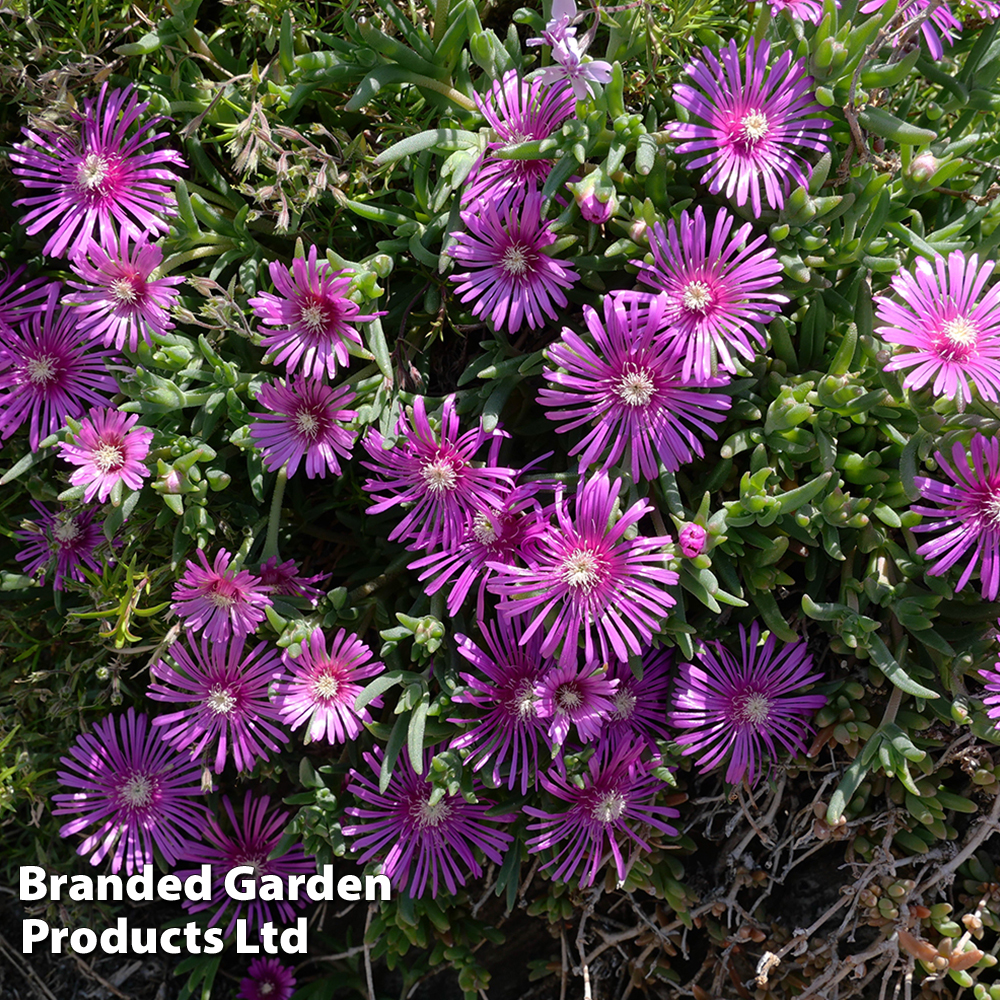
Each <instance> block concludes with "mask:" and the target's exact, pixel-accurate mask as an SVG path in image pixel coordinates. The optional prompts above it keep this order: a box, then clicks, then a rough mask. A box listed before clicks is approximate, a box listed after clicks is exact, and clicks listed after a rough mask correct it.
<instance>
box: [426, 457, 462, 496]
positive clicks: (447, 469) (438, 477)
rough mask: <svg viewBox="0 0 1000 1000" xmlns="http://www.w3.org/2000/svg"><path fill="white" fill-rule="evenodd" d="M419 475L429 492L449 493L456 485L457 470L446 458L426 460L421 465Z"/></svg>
mask: <svg viewBox="0 0 1000 1000" xmlns="http://www.w3.org/2000/svg"><path fill="white" fill-rule="evenodd" d="M420 475H421V476H423V479H424V482H425V483H426V484H427V489H429V490H430V491H431V493H450V492H451V491H452V490H453V489H455V487H456V486H457V485H458V471H457V470H456V469H455V466H454V464H453V463H452V462H451V461H450V460H449V459H447V458H439V459H437V460H435V461H433V462H427V463H426V464H425V465H423V466H422V467H421V469H420Z"/></svg>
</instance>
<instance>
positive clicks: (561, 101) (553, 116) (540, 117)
mask: <svg viewBox="0 0 1000 1000" xmlns="http://www.w3.org/2000/svg"><path fill="white" fill-rule="evenodd" d="M473 96H474V98H475V101H476V107H477V108H478V109H479V113H480V114H481V115H482V116H483V117H484V118H485V119H486V120H487V121H488V122H489V124H490V125H491V126H492V128H493V131H494V132H495V133H496V139H491V140H490V142H489V143H488V144H487V149H488V150H496V149H500V150H502V149H507V148H508V147H510V146H516V145H517V144H518V143H522V142H528V141H530V140H542V139H547V138H548V137H549V136H550V135H552V134H553V132H555V131H556V129H558V128H559V126H560V125H561V124H562V123H563V121H565V120H566V119H567V118H569V117H570V116H571V115H572V114H573V113H574V112H575V110H576V105H575V102H574V100H573V92H572V91H571V90H570V88H569V87H566V86H557V87H547V86H545V84H544V83H542V81H541V80H533V81H532V82H530V83H528V82H526V81H524V80H522V79H521V77H520V76H519V75H518V72H517V70H513V69H512V70H508V71H507V72H506V73H505V74H504V76H503V79H502V80H494V81H493V85H492V86H491V87H490V89H489V91H488V92H487V94H486V97H485V98H482V97H480V96H479V95H478V94H474V95H473ZM553 163H554V161H553V160H502V159H498V158H496V157H491V156H490V154H489V152H487V153H485V154H484V155H483V156H482V157H481V158H480V160H479V162H478V163H477V164H476V166H475V167H474V168H473V170H472V173H471V174H470V175H469V178H468V180H467V181H466V185H465V189H464V190H463V192H462V200H463V204H468V203H469V202H472V201H475V200H476V199H479V198H484V199H486V200H489V201H499V200H500V199H502V198H503V197H504V196H505V195H506V194H507V193H508V192H509V191H511V190H524V189H525V188H534V187H536V186H537V185H539V184H541V183H543V182H544V181H545V178H546V177H548V175H549V173H550V172H551V171H552V164H553Z"/></svg>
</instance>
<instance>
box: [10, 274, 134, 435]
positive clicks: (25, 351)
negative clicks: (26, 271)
mask: <svg viewBox="0 0 1000 1000" xmlns="http://www.w3.org/2000/svg"><path fill="white" fill-rule="evenodd" d="M59 294H60V288H59V285H58V284H52V285H50V286H49V290H48V298H47V299H46V302H45V308H44V309H39V310H38V311H36V312H35V313H34V314H33V315H32V316H31V319H30V321H29V322H27V323H25V324H23V325H22V326H21V327H20V329H19V330H18V331H14V330H10V331H8V332H6V333H5V334H4V340H3V343H2V344H0V438H4V439H6V438H9V437H10V436H11V434H13V433H14V432H15V431H16V430H17V429H18V428H19V427H20V426H21V425H22V424H25V423H28V424H29V428H28V443H29V444H30V445H31V450H32V451H37V450H38V445H39V442H41V441H42V440H43V439H44V438H47V437H48V436H49V435H50V434H54V433H55V432H56V431H57V430H59V428H61V427H62V426H63V424H64V423H65V421H66V418H67V417H79V416H81V415H82V414H83V413H85V412H86V411H87V410H88V409H89V408H91V407H94V406H106V405H107V403H108V396H110V395H113V394H114V393H116V392H117V391H118V385H117V383H116V382H115V380H114V379H113V378H112V377H111V376H110V375H109V374H108V371H107V368H106V367H105V360H106V359H108V358H111V357H114V356H115V352H113V351H105V350H97V349H94V348H92V347H90V346H88V345H86V344H83V343H81V342H80V335H79V333H78V332H77V328H76V324H77V317H76V313H75V312H74V310H73V309H68V308H62V307H60V306H58V305H57V300H58V298H59Z"/></svg>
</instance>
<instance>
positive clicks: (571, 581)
mask: <svg viewBox="0 0 1000 1000" xmlns="http://www.w3.org/2000/svg"><path fill="white" fill-rule="evenodd" d="M600 569H601V563H600V560H599V559H598V556H597V553H596V552H592V551H591V550H590V549H574V550H573V552H571V553H570V554H569V556H568V557H567V558H566V559H564V560H563V564H562V572H561V576H562V580H563V583H566V584H568V585H569V586H570V587H574V588H577V587H578V588H580V589H581V590H587V591H589V590H593V588H594V587H595V586H596V585H597V584H598V582H599V581H600V579H601V572H600Z"/></svg>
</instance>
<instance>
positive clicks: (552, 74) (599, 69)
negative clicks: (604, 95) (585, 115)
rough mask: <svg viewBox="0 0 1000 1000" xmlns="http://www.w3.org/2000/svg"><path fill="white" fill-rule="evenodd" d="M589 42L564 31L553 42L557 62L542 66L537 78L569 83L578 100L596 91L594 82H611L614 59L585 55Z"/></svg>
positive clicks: (553, 57) (556, 83)
mask: <svg viewBox="0 0 1000 1000" xmlns="http://www.w3.org/2000/svg"><path fill="white" fill-rule="evenodd" d="M588 45H589V43H586V44H585V43H582V42H581V40H580V39H579V38H577V37H576V35H575V33H574V34H570V32H568V31H567V32H564V34H563V37H562V38H560V39H557V40H555V42H554V44H553V45H552V59H553V62H554V64H555V65H552V66H546V67H545V68H544V69H542V70H540V71H539V73H538V79H539V80H541V81H542V82H543V83H548V84H553V85H558V84H562V83H568V84H569V85H570V86H571V87H572V88H573V96H574V97H575V98H576V99H577V100H578V101H585V100H587V98H588V97H590V96H591V95H592V94H593V88H592V87H591V86H590V85H591V83H608V82H609V81H610V79H611V63H609V62H607V61H605V60H604V59H593V58H591V57H590V56H586V55H585V53H586V51H587V47H588Z"/></svg>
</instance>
